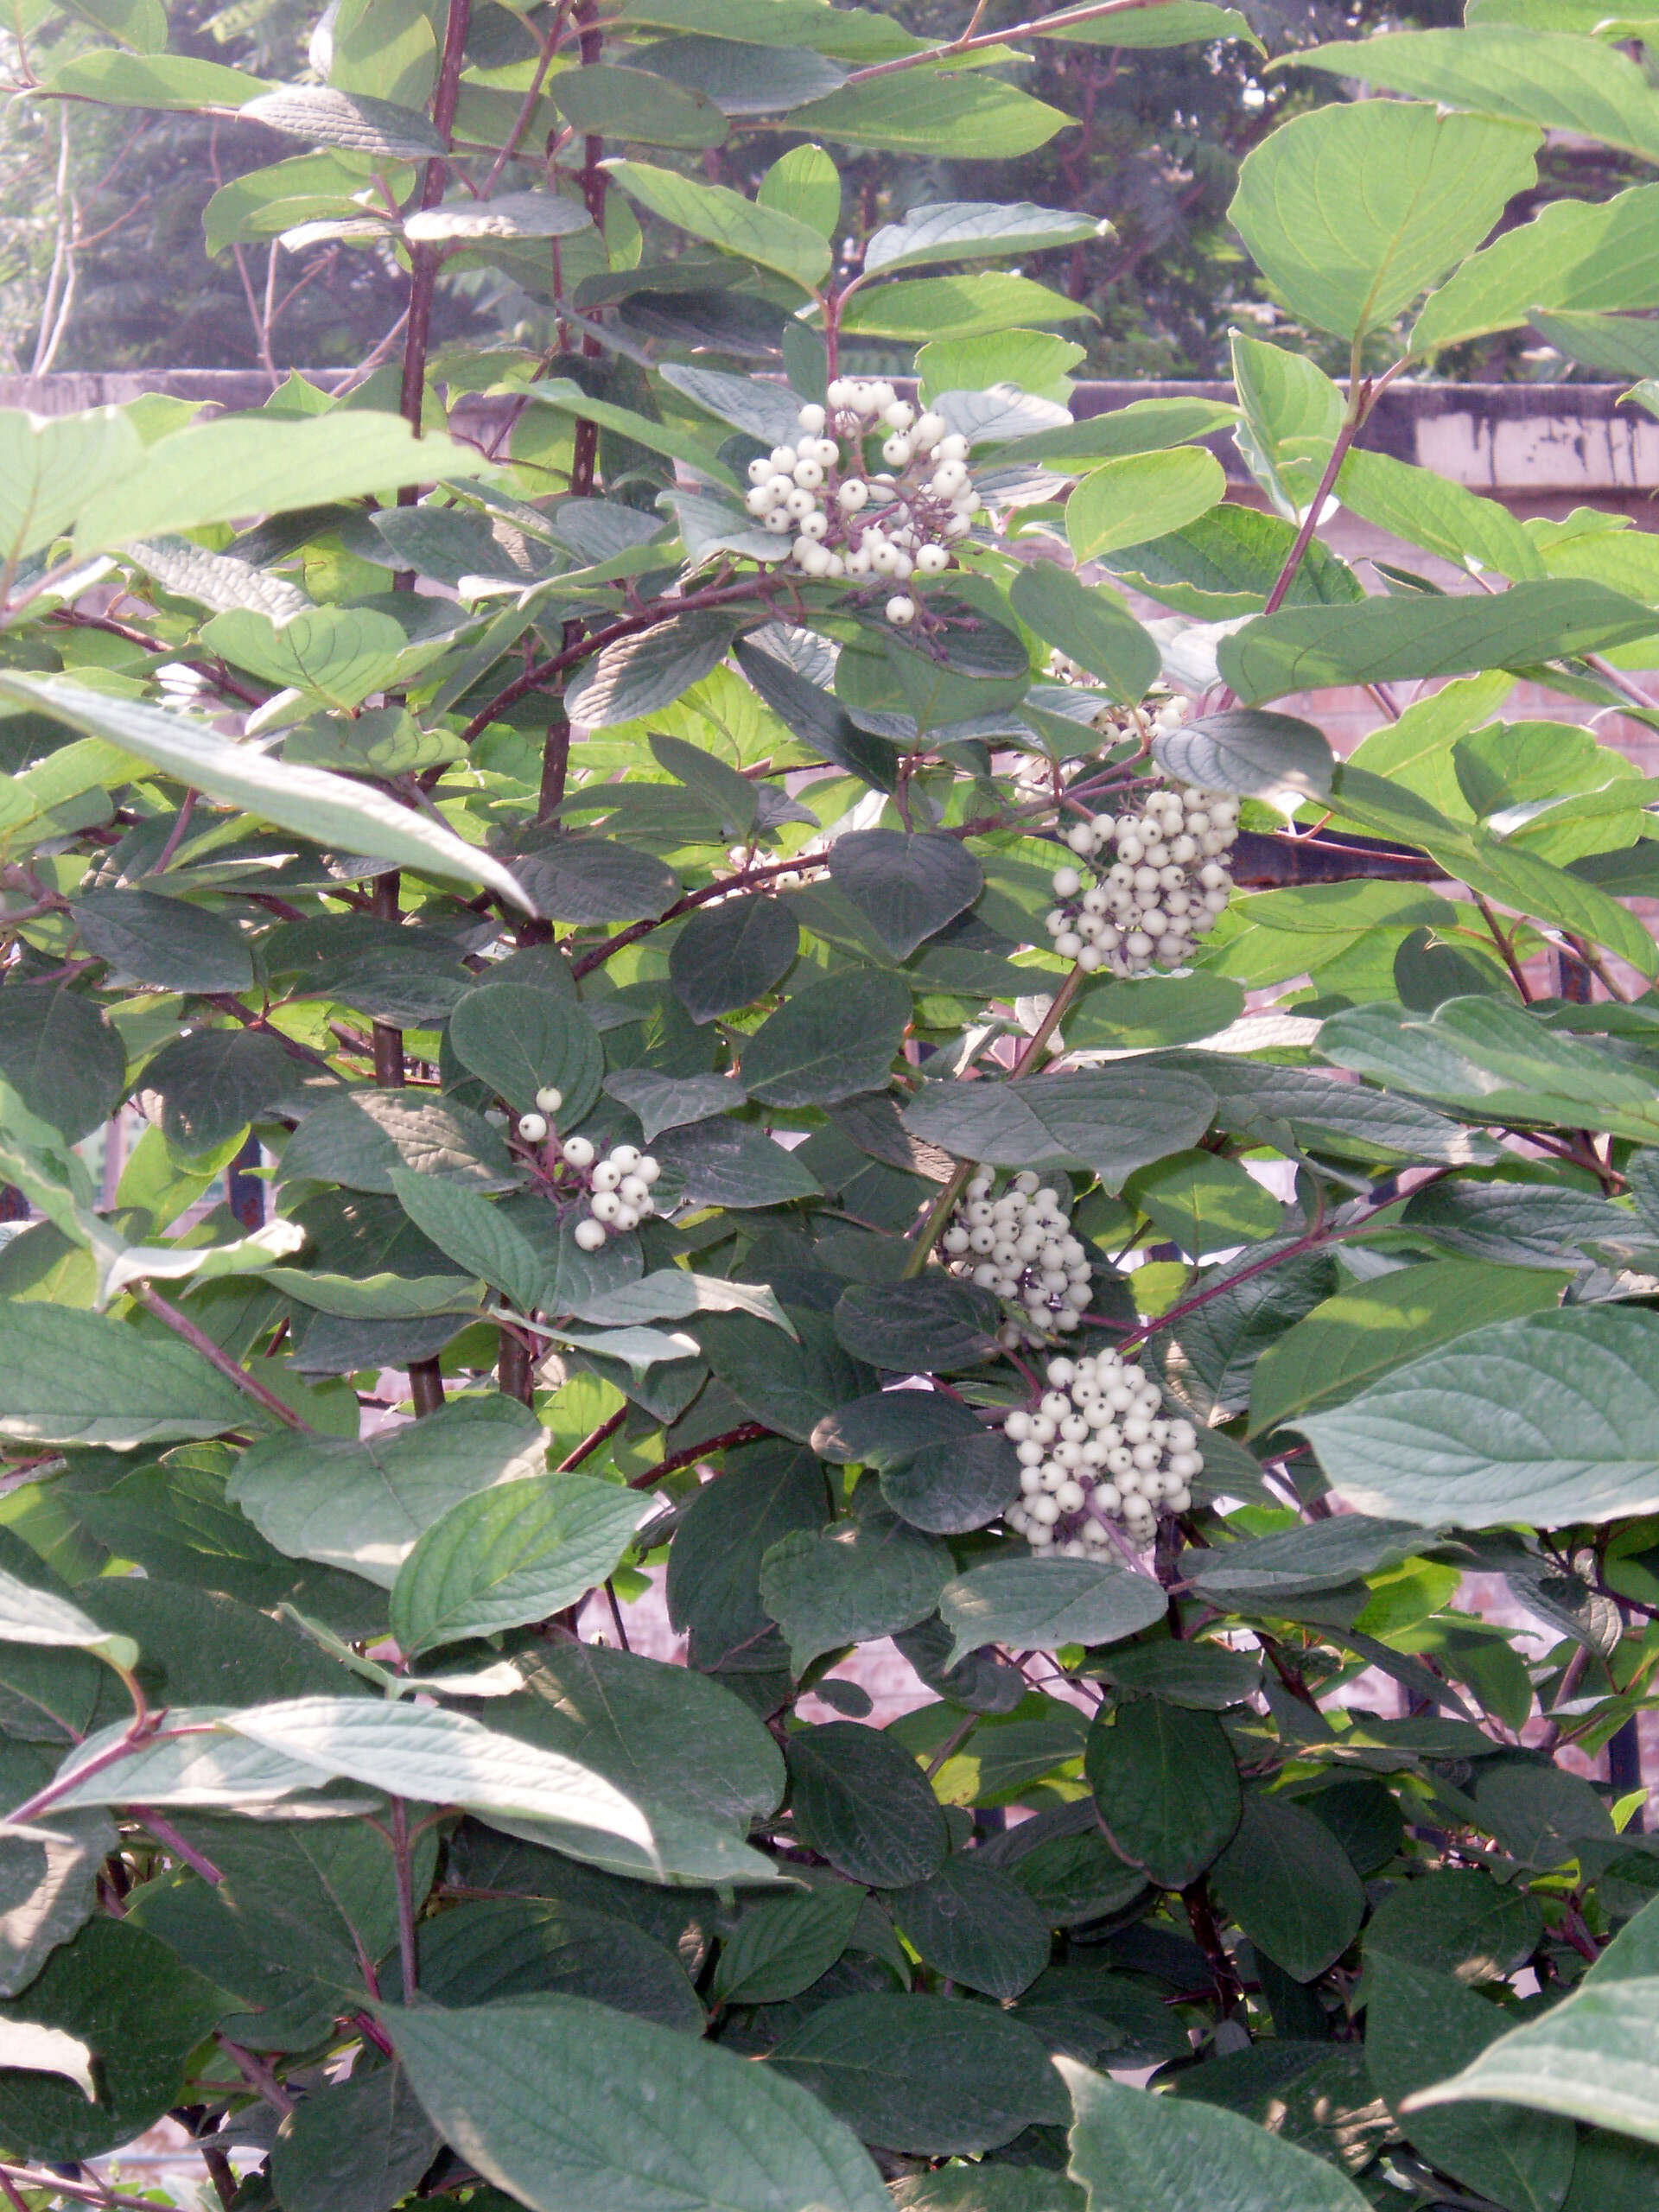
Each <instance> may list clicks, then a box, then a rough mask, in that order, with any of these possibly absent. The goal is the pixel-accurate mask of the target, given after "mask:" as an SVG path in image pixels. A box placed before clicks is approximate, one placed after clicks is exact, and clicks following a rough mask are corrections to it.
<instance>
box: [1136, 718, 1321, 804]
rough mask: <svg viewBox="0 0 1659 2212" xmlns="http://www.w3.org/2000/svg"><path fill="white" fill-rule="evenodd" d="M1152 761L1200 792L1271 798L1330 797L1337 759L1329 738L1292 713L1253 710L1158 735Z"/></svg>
mask: <svg viewBox="0 0 1659 2212" xmlns="http://www.w3.org/2000/svg"><path fill="white" fill-rule="evenodd" d="M1152 754H1153V758H1154V760H1156V762H1157V763H1158V766H1160V768H1161V769H1162V770H1163V771H1164V772H1165V773H1166V775H1170V776H1173V777H1174V778H1175V779H1176V780H1177V782H1179V783H1183V784H1192V785H1197V787H1198V789H1199V790H1201V791H1238V792H1241V793H1243V794H1246V795H1247V796H1249V798H1268V799H1273V798H1278V796H1279V794H1280V793H1281V792H1284V793H1287V794H1289V795H1290V796H1291V798H1293V800H1294V799H1298V798H1329V797H1330V796H1331V778H1332V772H1333V771H1334V769H1335V767H1336V765H1337V763H1336V756H1335V755H1334V754H1333V753H1332V750H1331V747H1330V746H1329V745H1328V744H1327V743H1326V742H1325V734H1324V732H1323V731H1322V730H1319V729H1316V728H1314V727H1313V723H1312V722H1305V721H1298V720H1297V718H1296V717H1295V715H1264V714H1261V713H1257V712H1255V711H1253V710H1252V709H1249V708H1237V709H1233V710H1232V711H1231V712H1229V713H1226V714H1219V715H1204V716H1202V717H1201V718H1200V719H1199V720H1198V721H1191V722H1183V723H1181V724H1179V726H1178V727H1177V728H1174V729H1173V730H1166V731H1163V732H1160V734H1159V735H1158V736H1156V737H1154V740H1153V741H1152Z"/></svg>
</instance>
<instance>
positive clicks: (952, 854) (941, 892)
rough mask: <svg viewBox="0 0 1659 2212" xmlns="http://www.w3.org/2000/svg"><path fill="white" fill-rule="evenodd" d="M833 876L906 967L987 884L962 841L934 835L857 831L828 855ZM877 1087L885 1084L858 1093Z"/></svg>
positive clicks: (853, 1020) (854, 1023)
mask: <svg viewBox="0 0 1659 2212" xmlns="http://www.w3.org/2000/svg"><path fill="white" fill-rule="evenodd" d="M829 876H830V880H831V881H832V882H833V883H834V885H835V887H836V889H837V890H838V891H839V892H840V893H841V894H842V897H843V898H844V899H848V900H849V902H850V903H851V904H852V905H853V906H855V907H856V908H857V909H858V911H859V912H860V913H861V915H862V916H863V917H864V918H865V920H866V921H867V922H868V924H869V925H870V927H871V928H872V929H873V930H874V932H875V934H876V936H877V937H878V938H880V941H881V943H882V944H883V945H884V946H885V947H886V948H887V950H888V951H889V952H891V953H892V954H893V955H894V957H896V958H898V959H900V960H907V959H908V958H909V957H910V956H911V954H912V952H914V951H915V950H916V948H917V946H918V944H922V943H923V942H924V941H925V939H926V938H930V937H932V936H934V935H935V934H936V933H937V932H938V931H940V930H942V929H943V928H944V925H945V924H946V923H947V922H948V921H950V920H952V919H953V918H955V916H957V914H959V913H961V912H963V908H964V907H968V906H972V905H973V903H974V901H975V899H977V898H978V896H979V894H980V892H981V891H982V889H983V887H984V883H985V877H984V874H983V872H982V869H981V868H980V865H979V862H978V861H976V859H975V858H974V856H973V855H972V854H971V853H970V852H969V850H968V849H967V848H966V846H965V845H964V844H963V842H961V840H960V839H958V838H956V837H948V836H944V835H942V834H941V833H939V832H938V831H933V830H924V831H922V832H920V833H919V834H912V833H911V832H908V831H903V830H898V829H855V830H851V831H849V833H848V834H847V835H846V836H842V837H837V838H836V842H835V843H834V844H833V845H832V846H831V847H830V849H829ZM847 1019H848V1021H849V1026H850V1027H859V1026H860V1024H859V1019H858V1016H857V1014H855V1013H849V1015H848V1017H847ZM906 1019H908V1010H907V1009H906ZM879 1087H880V1085H879V1082H878V1083H876V1084H865V1085H861V1086H860V1088H861V1089H876V1088H879Z"/></svg>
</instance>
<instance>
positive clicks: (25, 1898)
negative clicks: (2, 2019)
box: [0, 1811, 115, 2009]
mask: <svg viewBox="0 0 1659 2212" xmlns="http://www.w3.org/2000/svg"><path fill="white" fill-rule="evenodd" d="M114 1847H115V1835H114V1831H113V1830H112V1829H111V1827H110V1825H109V1823H108V1821H105V1818H104V1817H103V1815H101V1814H98V1813H88V1814H73V1813H72V1814H64V1813H62V1812H60V1811H54V1815H53V1820H52V1826H51V1831H50V1833H49V1834H44V1835H40V1836H24V1835H10V1836H7V1837H5V1838H4V1839H3V1840H0V1997H15V1996H16V1994H17V1993H18V1991H19V1990H21V1989H26V1988H27V1987H28V1986H29V1983H30V1982H32V1981H33V1980H35V1976H36V1975H37V1974H39V1973H40V1971H41V1967H43V1966H44V1965H45V1964H46V1962H47V1960H48V1958H49V1957H50V1956H51V1955H52V1953H53V1952H54V1950H56V1948H57V1947H58V1946H59V1945H60V1943H65V1942H67V1941H68V1940H69V1938H70V1937H71V1936H73V1934H74V1933H75V1930H76V1929H78V1928H82V1927H84V1926H85V1925H86V1922H87V1921H88V1920H89V1919H90V1918H91V1916H92V1913H93V1911H94V1910H96V1907H97V1904H98V1891H97V1886H96V1885H97V1878H98V1874H99V1869H100V1867H101V1866H102V1865H103V1862H104V1860H105V1858H106V1857H107V1856H108V1854H109V1853H110V1852H111V1850H113V1849H114ZM25 2009H27V2008H25Z"/></svg>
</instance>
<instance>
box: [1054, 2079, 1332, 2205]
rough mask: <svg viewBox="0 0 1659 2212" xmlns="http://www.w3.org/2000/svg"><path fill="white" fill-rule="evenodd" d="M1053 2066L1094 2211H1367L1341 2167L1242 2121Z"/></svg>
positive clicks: (1076, 2170) (1075, 2162) (1074, 2159)
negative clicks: (1065, 2095)
mask: <svg viewBox="0 0 1659 2212" xmlns="http://www.w3.org/2000/svg"><path fill="white" fill-rule="evenodd" d="M1054 2063H1055V2064H1056V2065H1057V2066H1058V2068H1059V2070H1060V2072H1061V2074H1062V2075H1064V2076H1065V2085H1066V2087H1067V2088H1068V2089H1069V2090H1070V2091H1071V2108H1072V2111H1073V2113H1074V2114H1075V2115H1076V2117H1075V2120H1074V2123H1073V2126H1072V2129H1071V2174H1072V2176H1073V2177H1074V2178H1075V2179H1076V2180H1077V2181H1080V2182H1081V2183H1083V2185H1084V2189H1086V2190H1087V2191H1088V2192H1089V2206H1090V2212H1116V2208H1117V2207H1118V2206H1120V2205H1121V2206H1122V2207H1124V2208H1125V2212H1128V2207H1130V2206H1133V2207H1134V2212H1192V2208H1193V2207H1194V2206H1195V2205H1209V2206H1211V2207H1215V2208H1217V2212H1218V2209H1219V2208H1221V2207H1223V2206H1225V2207H1226V2208H1228V2212H1234V2208H1236V2212H1267V2208H1268V2207H1269V2206H1270V2207H1271V2208H1272V2212H1363V2207H1364V2205H1365V2203H1366V2201H1367V2200H1366V2199H1365V2198H1364V2197H1363V2196H1361V2195H1360V2193H1359V2191H1358V2190H1357V2189H1356V2188H1355V2187H1354V2185H1353V2183H1351V2181H1349V2180H1348V2179H1347V2178H1346V2177H1345V2176H1344V2175H1343V2174H1341V2173H1340V2172H1338V2170H1337V2168H1336V2167H1335V2166H1334V2165H1331V2164H1327V2163H1326V2161H1325V2159H1324V2158H1315V2157H1314V2155H1313V2152H1311V2151H1304V2150H1303V2149H1302V2148H1301V2147H1300V2145H1298V2144H1295V2143H1290V2142H1287V2141H1286V2140H1285V2139H1284V2138H1283V2137H1282V2136H1280V2135H1276V2134H1273V2133H1269V2132H1268V2129H1267V2128H1265V2127H1259V2126H1257V2125H1256V2124H1255V2121H1254V2120H1246V2119H1245V2118H1244V2116H1243V2113H1236V2112H1228V2111H1226V2110H1224V2108H1223V2107H1221V2106H1219V2105H1211V2104H1200V2103H1198V2102H1197V2101H1192V2102H1188V2101H1186V2100H1185V2099H1183V2100H1182V2101H1180V2102H1179V2104H1178V2103H1175V2102H1173V2101H1170V2100H1169V2099H1167V2098H1165V2097H1160V2096H1154V2095H1151V2094H1149V2093H1148V2092H1147V2090H1145V2089H1126V2088H1121V2087H1120V2086H1119V2085H1118V2083H1117V2082H1111V2081H1108V2080H1107V2078H1106V2076H1105V2075H1102V2074H1091V2073H1090V2071H1089V2069H1088V2068H1087V2067H1085V2066H1079V2065H1078V2064H1077V2062H1076V2060H1075V2059H1071V2058H1057V2059H1056V2060H1055V2062H1054Z"/></svg>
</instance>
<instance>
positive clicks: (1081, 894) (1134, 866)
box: [1046, 787, 1238, 976]
mask: <svg viewBox="0 0 1659 2212" xmlns="http://www.w3.org/2000/svg"><path fill="white" fill-rule="evenodd" d="M1140 805H1141V810H1140V812H1139V813H1138V814H1120V815H1117V816H1116V817H1113V816H1112V815H1109V814H1099V815H1096V816H1095V817H1093V818H1092V819H1090V820H1087V821H1081V820H1080V821H1077V822H1074V823H1072V824H1071V827H1070V828H1069V829H1067V830H1066V832H1065V842H1066V844H1067V845H1068V846H1069V847H1070V848H1071V851H1072V852H1073V853H1075V854H1076V855H1077V859H1078V861H1080V862H1081V863H1082V864H1083V865H1082V867H1081V868H1073V867H1070V866H1067V867H1064V868H1056V869H1055V871H1054V897H1055V902H1056V903H1055V905H1054V906H1053V907H1052V909H1051V910H1050V912H1049V914H1048V916H1047V918H1046V928H1047V931H1048V933H1049V936H1050V937H1051V938H1052V939H1053V941H1054V950H1055V951H1056V952H1058V954H1059V956H1060V957H1061V958H1062V959H1063V960H1075V961H1076V962H1077V965H1078V966H1079V967H1080V968H1082V969H1085V970H1088V971H1090V972H1092V970H1094V969H1096V968H1105V969H1109V970H1110V972H1111V973H1112V974H1113V975H1114V976H1140V975H1144V974H1145V973H1146V971H1147V969H1149V968H1154V967H1156V968H1179V967H1180V966H1181V965H1182V964H1183V963H1185V961H1187V960H1190V959H1191V958H1192V950H1193V944H1194V941H1195V939H1197V938H1201V937H1203V936H1204V935H1205V933H1206V931H1210V930H1212V929H1213V928H1214V927H1215V925H1216V920H1217V916H1218V915H1219V914H1220V913H1221V912H1222V910H1223V909H1224V907H1225V906H1226V904H1227V896H1228V893H1229V890H1230V887H1231V884H1232V877H1231V875H1230V873H1229V870H1228V868H1227V861H1226V855H1227V854H1228V853H1229V852H1230V849H1231V848H1232V844H1233V841H1234V839H1235V838H1236V836H1237V835H1238V801H1237V800H1236V798H1229V797H1228V796H1227V795H1226V794H1225V793H1224V792H1221V791H1192V790H1188V789H1185V788H1183V789H1179V790H1172V789H1168V788H1165V787H1160V788H1158V789H1155V790H1154V791H1149V792H1148V793H1147V796H1146V798H1144V799H1142V800H1141V803H1140ZM1108 855H1109V858H1108ZM1084 868H1086V869H1088V870H1089V880H1085V878H1084V872H1083V871H1084Z"/></svg>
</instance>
